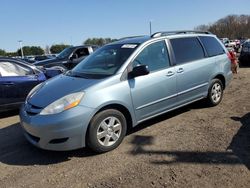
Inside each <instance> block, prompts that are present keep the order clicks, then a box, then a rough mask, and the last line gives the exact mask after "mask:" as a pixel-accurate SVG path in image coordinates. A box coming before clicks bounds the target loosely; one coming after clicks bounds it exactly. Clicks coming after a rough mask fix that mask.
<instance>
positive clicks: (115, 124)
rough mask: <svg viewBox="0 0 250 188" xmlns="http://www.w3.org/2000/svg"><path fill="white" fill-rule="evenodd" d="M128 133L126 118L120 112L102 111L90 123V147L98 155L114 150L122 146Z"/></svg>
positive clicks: (88, 136) (88, 135)
mask: <svg viewBox="0 0 250 188" xmlns="http://www.w3.org/2000/svg"><path fill="white" fill-rule="evenodd" d="M126 131H127V122H126V118H125V117H124V115H123V114H122V113H121V112H120V111H118V110H115V109H108V110H104V111H101V112H99V113H98V114H96V115H95V116H94V117H93V119H92V121H91V122H90V125H89V129H88V134H87V144H88V147H90V148H91V149H92V150H94V151H95V152H98V153H103V152H107V151H110V150H113V149H115V148H116V147H118V146H119V145H120V143H121V142H122V140H123V138H124V136H125V134H126Z"/></svg>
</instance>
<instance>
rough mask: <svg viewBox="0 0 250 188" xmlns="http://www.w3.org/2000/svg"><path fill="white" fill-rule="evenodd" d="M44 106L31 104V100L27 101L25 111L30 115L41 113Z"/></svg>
mask: <svg viewBox="0 0 250 188" xmlns="http://www.w3.org/2000/svg"><path fill="white" fill-rule="evenodd" d="M42 109H43V108H41V107H38V106H35V105H32V104H30V103H29V102H26V103H25V111H26V112H27V114H28V115H30V116H34V115H37V114H39V113H40V112H41V111H42Z"/></svg>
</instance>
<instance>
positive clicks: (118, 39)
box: [118, 35, 146, 40]
mask: <svg viewBox="0 0 250 188" xmlns="http://www.w3.org/2000/svg"><path fill="white" fill-rule="evenodd" d="M145 36H146V35H138V36H130V37H123V38H120V39H118V40H125V39H132V38H137V37H145Z"/></svg>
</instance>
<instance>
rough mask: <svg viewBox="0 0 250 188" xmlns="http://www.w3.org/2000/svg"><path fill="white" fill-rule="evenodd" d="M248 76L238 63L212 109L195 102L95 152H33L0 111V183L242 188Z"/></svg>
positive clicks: (248, 139) (249, 114) (248, 151)
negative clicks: (106, 150)
mask: <svg viewBox="0 0 250 188" xmlns="http://www.w3.org/2000/svg"><path fill="white" fill-rule="evenodd" d="M249 76H250V68H240V70H239V73H238V74H237V75H235V76H234V79H233V81H232V82H231V85H230V86H229V87H228V88H227V89H226V91H225V93H224V99H223V101H222V103H221V104H220V105H219V106H217V107H212V108H207V107H206V106H205V105H204V104H203V103H202V102H199V103H195V104H192V105H189V106H186V107H184V108H181V109H179V110H176V111H173V112H170V113H168V114H165V115H162V116H160V117H157V118H154V119H152V120H149V121H147V122H144V123H142V124H141V125H139V126H138V127H136V128H135V129H133V130H132V131H131V132H130V133H129V134H128V135H127V136H126V138H125V139H124V141H123V143H122V144H121V145H120V146H119V148H117V149H115V150H114V151H112V152H109V153H105V154H101V155H96V154H94V153H92V152H91V151H89V150H88V149H80V150H75V151H70V152H52V151H44V150H40V149H37V148H35V147H33V146H32V145H30V144H29V143H28V142H27V141H26V140H25V139H24V137H23V135H22V131H21V128H20V126H19V123H18V122H19V118H18V116H17V114H18V112H15V111H14V112H8V113H3V114H0V143H1V144H0V187H2V188H5V187H6V188H11V187H25V188H26V187H46V188H47V187H67V188H68V187H74V188H75V187H76V188H77V187H178V188H179V187H185V188H186V187H199V188H200V187H226V188H229V187H249V186H250V99H249V97H250V80H249Z"/></svg>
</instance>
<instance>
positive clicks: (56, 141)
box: [49, 138, 69, 144]
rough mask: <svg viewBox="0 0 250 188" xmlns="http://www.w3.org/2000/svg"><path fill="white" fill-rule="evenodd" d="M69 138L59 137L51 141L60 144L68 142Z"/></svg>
mask: <svg viewBox="0 0 250 188" xmlns="http://www.w3.org/2000/svg"><path fill="white" fill-rule="evenodd" d="M68 139H69V138H59V139H53V140H51V141H50V142H49V143H50V144H60V143H63V142H66V141H67V140H68Z"/></svg>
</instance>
